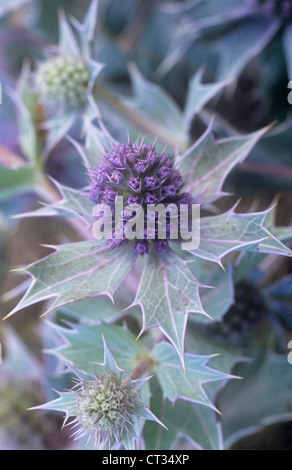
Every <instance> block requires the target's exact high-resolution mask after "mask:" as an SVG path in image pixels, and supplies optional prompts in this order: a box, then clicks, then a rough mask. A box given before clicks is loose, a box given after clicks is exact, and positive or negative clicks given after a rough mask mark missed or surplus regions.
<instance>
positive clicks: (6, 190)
mask: <svg viewBox="0 0 292 470" xmlns="http://www.w3.org/2000/svg"><path fill="white" fill-rule="evenodd" d="M35 188H36V182H35V171H34V169H33V168H31V167H29V166H27V167H20V168H15V169H12V168H6V167H3V166H0V201H1V200H3V199H6V198H8V197H12V196H14V195H15V194H20V193H23V192H29V191H32V190H34V189H35Z"/></svg>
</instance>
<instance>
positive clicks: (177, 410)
mask: <svg viewBox="0 0 292 470" xmlns="http://www.w3.org/2000/svg"><path fill="white" fill-rule="evenodd" d="M150 408H151V410H152V411H153V413H154V414H155V416H157V417H158V418H159V419H160V420H161V421H162V422H163V423H164V424H165V426H167V429H168V430H165V429H163V428H158V427H157V426H155V425H154V424H153V423H151V422H147V423H146V424H145V428H144V432H143V436H144V441H145V446H146V449H148V450H149V449H151V450H153V449H155V450H165V449H175V450H179V447H178V445H177V443H178V441H179V439H180V438H182V439H184V441H185V443H188V444H191V445H192V446H193V447H194V448H195V449H198V450H221V449H222V432H221V426H220V424H219V423H218V422H216V417H215V412H214V411H213V410H212V409H211V408H208V407H207V406H201V405H196V404H194V403H190V402H187V401H183V400H179V401H178V402H176V403H175V404H174V405H173V404H172V403H171V402H170V401H169V400H167V399H163V395H162V392H161V391H160V389H159V387H158V385H156V388H155V389H154V388H153V389H152V399H151V406H150ZM182 449H183V448H182Z"/></svg>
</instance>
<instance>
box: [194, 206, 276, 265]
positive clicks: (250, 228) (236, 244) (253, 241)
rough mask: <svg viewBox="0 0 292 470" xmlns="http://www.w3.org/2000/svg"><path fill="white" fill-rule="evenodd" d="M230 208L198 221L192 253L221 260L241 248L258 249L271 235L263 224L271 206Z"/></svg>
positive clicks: (211, 259) (200, 256) (212, 259)
mask: <svg viewBox="0 0 292 470" xmlns="http://www.w3.org/2000/svg"><path fill="white" fill-rule="evenodd" d="M234 209H235V208H234V207H233V208H231V209H230V210H229V211H227V212H225V213H223V214H220V215H215V216H209V217H203V218H201V221H200V224H201V226H200V245H199V247H198V248H197V249H196V250H194V251H192V252H191V253H192V254H193V255H194V256H198V257H199V258H203V259H206V260H209V261H214V262H216V263H218V264H220V265H221V264H222V263H221V260H222V258H224V256H226V255H227V254H228V253H232V252H234V251H240V250H251V251H258V250H259V246H260V244H261V243H262V242H263V241H264V240H266V239H267V238H269V237H271V235H270V233H269V231H268V230H267V229H266V228H265V227H264V222H265V219H266V217H267V214H268V213H269V211H270V209H268V210H267V211H264V212H255V213H250V214H249V213H247V214H239V213H236V212H235V211H234Z"/></svg>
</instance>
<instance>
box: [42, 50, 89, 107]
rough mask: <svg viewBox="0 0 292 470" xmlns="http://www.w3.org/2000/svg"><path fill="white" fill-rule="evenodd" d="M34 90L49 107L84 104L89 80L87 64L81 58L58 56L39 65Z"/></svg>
mask: <svg viewBox="0 0 292 470" xmlns="http://www.w3.org/2000/svg"><path fill="white" fill-rule="evenodd" d="M34 79H35V88H36V91H37V92H38V93H39V94H40V97H41V99H42V100H43V101H44V102H45V103H46V104H48V105H50V106H55V105H57V106H58V105H63V106H77V105H82V104H84V103H85V102H86V98H87V89H88V85H89V80H90V70H89V67H88V64H87V63H86V62H85V61H84V60H83V59H81V58H76V57H70V56H68V57H63V56H61V55H58V56H56V57H53V58H51V59H48V60H47V61H44V62H42V63H40V64H39V66H38V68H37V70H36V73H35V76H34Z"/></svg>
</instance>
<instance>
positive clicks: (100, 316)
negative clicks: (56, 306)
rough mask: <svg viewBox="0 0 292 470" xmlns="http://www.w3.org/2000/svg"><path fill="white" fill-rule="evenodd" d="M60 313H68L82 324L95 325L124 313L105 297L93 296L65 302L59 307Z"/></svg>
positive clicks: (114, 318)
mask: <svg viewBox="0 0 292 470" xmlns="http://www.w3.org/2000/svg"><path fill="white" fill-rule="evenodd" d="M61 313H64V314H65V315H68V316H69V317H71V318H73V319H74V320H78V323H80V324H82V325H97V324H99V323H101V322H103V323H113V322H114V321H116V320H118V319H119V318H121V317H122V316H124V315H125V313H124V312H123V311H121V309H119V308H118V307H117V305H116V304H113V303H112V302H111V301H110V300H109V299H108V298H107V297H105V296H101V297H93V298H89V299H83V300H79V301H78V302H73V303H72V304H67V305H66V306H65V307H62V308H61Z"/></svg>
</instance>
